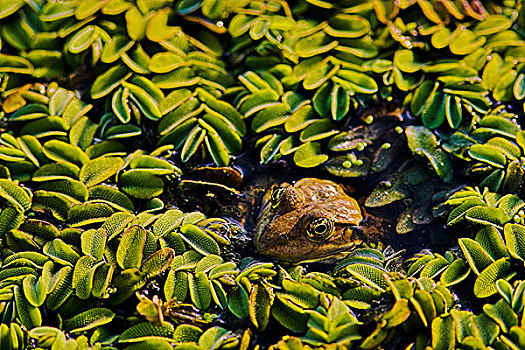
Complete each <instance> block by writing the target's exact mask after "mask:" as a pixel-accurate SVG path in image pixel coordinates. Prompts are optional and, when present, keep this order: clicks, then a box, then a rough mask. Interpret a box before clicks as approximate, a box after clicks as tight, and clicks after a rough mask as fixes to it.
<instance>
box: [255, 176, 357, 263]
mask: <svg viewBox="0 0 525 350" xmlns="http://www.w3.org/2000/svg"><path fill="white" fill-rule="evenodd" d="M362 220H363V214H362V210H361V208H360V206H359V204H358V202H357V201H356V200H355V199H354V198H352V197H350V196H349V195H348V194H347V193H346V192H345V190H344V189H343V187H342V186H341V185H339V184H337V183H335V182H333V181H330V180H325V179H318V178H303V179H301V180H299V181H297V182H295V183H294V184H288V183H283V184H281V185H280V186H274V187H273V188H272V189H270V190H269V191H267V193H266V195H265V197H264V199H263V202H262V205H261V210H260V212H259V216H258V218H257V224H256V227H255V247H256V249H257V251H258V252H259V253H260V254H261V255H264V256H267V257H270V258H273V259H276V260H278V261H279V262H282V263H287V264H298V263H306V262H317V261H331V260H338V259H341V258H343V257H344V256H346V255H348V254H349V253H350V252H351V250H352V248H355V247H356V246H358V245H360V244H361V243H362V240H361V239H360V238H359V237H358V236H359V235H358V234H357V232H356V231H357V230H356V229H357V227H358V226H359V224H360V223H361V221H362Z"/></svg>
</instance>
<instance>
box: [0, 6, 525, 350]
mask: <svg viewBox="0 0 525 350" xmlns="http://www.w3.org/2000/svg"><path fill="white" fill-rule="evenodd" d="M524 26H525V7H524V6H523V4H522V3H521V2H520V1H512V0H510V1H504V2H501V1H484V2H479V1H474V2H472V1H471V2H469V1H448V0H447V1H433V0H432V1H427V0H417V1H416V0H408V1H394V0H388V1H369V0H355V1H324V0H305V1H297V2H287V1H282V0H264V1H244V0H243V1H220V0H204V1H201V0H177V1H171V0H159V1H146V0H133V1H122V0H107V1H75V0H72V1H44V0H42V1H22V0H0V103H1V104H2V108H1V112H0V129H1V130H0V261H1V265H0V348H2V349H4V348H6V349H25V348H30V347H38V348H43V349H47V348H49V349H58V348H60V349H61V348H94V349H101V348H108V349H109V348H125V349H145V348H158V349H172V348H176V349H188V348H189V349H233V348H242V349H247V348H250V346H252V345H254V346H256V347H261V346H262V347H264V346H270V344H266V343H264V341H263V340H262V337H261V336H260V334H261V332H265V330H266V329H268V328H271V329H272V332H273V330H276V332H279V334H276V336H277V337H276V339H280V338H281V337H282V336H284V337H282V340H281V341H279V342H278V343H277V344H275V345H273V346H271V348H274V349H288V348H297V349H299V348H304V349H309V348H317V347H326V348H331V347H333V348H335V347H359V348H362V349H374V348H379V347H381V348H383V347H385V346H388V345H386V343H388V342H389V341H391V340H392V338H393V337H395V336H399V337H402V338H398V340H396V341H397V342H398V343H397V344H398V345H399V346H404V347H406V348H410V347H412V348H418V349H419V348H429V349H430V348H432V349H453V348H468V349H474V348H475V349H484V348H489V347H490V348H495V349H520V348H523V347H525V343H524V342H523V338H524V334H525V333H524V329H525V328H524V325H523V324H522V317H521V316H522V314H523V303H522V300H523V290H524V286H525V285H524V283H523V281H522V279H523V268H522V264H523V260H524V259H525V256H524V254H523V251H524V248H523V247H522V246H521V245H522V244H523V243H522V241H523V240H522V239H521V238H522V237H521V236H522V235H523V232H522V231H523V223H524V214H523V206H524V205H525V204H524V202H523V199H522V198H521V197H522V194H523V189H522V187H523V173H524V171H523V169H524V168H525V166H524V164H523V159H524V158H523V149H524V148H525V146H524V144H525V141H524V140H523V131H521V129H522V127H521V118H522V112H521V107H522V106H521V105H522V104H523V99H524V98H525V69H524V67H525V66H524V63H525V58H524V57H525V51H524V48H525V45H524V43H525V41H524V38H523V28H524ZM386 105H388V107H387V108H384V109H383V110H381V108H379V109H378V108H377V106H386ZM505 105H509V106H508V107H507V106H505ZM390 106H393V107H390ZM516 106H519V108H516ZM370 107H374V108H372V109H369V108H370ZM507 111H511V112H512V113H511V112H507ZM252 148H256V149H257V150H258V151H257V152H258V154H259V156H258V157H259V161H260V163H261V164H263V165H267V164H270V163H272V162H277V161H282V160H285V161H290V162H291V163H293V164H294V165H295V166H298V167H303V168H310V167H317V166H323V169H325V170H327V171H328V172H330V173H331V174H333V175H334V176H338V177H364V176H367V175H369V174H373V176H377V177H378V178H379V177H380V179H379V180H378V184H377V186H376V187H375V189H374V190H372V192H371V193H370V194H369V195H368V197H367V198H366V200H365V203H364V204H365V206H366V207H368V208H375V207H382V206H385V205H388V204H391V203H394V202H398V201H401V200H404V203H405V204H406V207H405V208H404V210H403V211H402V213H401V214H400V215H399V217H398V220H397V225H396V230H397V232H399V233H408V232H411V231H414V230H415V228H417V226H418V225H421V224H427V223H429V222H430V221H431V220H432V215H431V214H432V210H431V209H432V206H433V205H434V204H437V202H439V201H440V196H439V195H438V196H434V194H436V193H437V192H438V191H442V190H445V192H447V191H448V192H447V193H452V194H451V195H450V196H448V198H447V199H446V200H444V203H443V204H442V205H441V206H440V207H439V208H437V210H436V211H435V213H441V214H443V215H445V216H446V219H447V220H446V221H447V227H448V230H449V231H450V232H451V233H454V234H458V235H460V237H459V241H458V242H459V243H458V244H459V248H457V249H455V250H452V251H447V252H430V251H423V252H421V253H419V254H415V255H414V256H413V257H409V258H408V259H407V260H406V261H405V264H404V265H402V264H401V263H399V260H400V259H401V258H400V257H399V255H398V254H391V253H390V252H388V251H387V250H383V251H380V250H377V249H372V248H359V249H356V250H355V251H353V252H352V253H351V254H350V255H349V256H348V257H347V258H346V259H344V260H342V261H339V262H338V263H337V264H336V265H335V266H331V267H328V268H326V269H324V270H323V271H324V272H319V271H316V270H317V268H316V267H315V266H308V267H304V266H295V267H289V266H284V265H281V264H279V263H275V262H270V261H267V260H264V259H263V258H260V257H250V256H247V255H249V253H246V251H249V250H247V249H245V248H246V247H245V246H244V245H243V244H244V243H240V242H241V241H243V240H244V233H243V231H242V230H241V229H240V228H239V227H238V226H237V225H236V224H234V223H233V222H232V221H230V220H229V219H228V218H215V217H207V216H206V215H205V214H204V213H203V212H201V211H197V208H199V209H203V210H204V209H206V206H201V205H200V204H201V202H200V201H192V200H191V196H194V197H195V193H194V192H193V191H194V189H195V188H197V186H208V187H207V189H205V190H204V192H205V195H203V196H202V197H203V198H204V199H209V198H212V197H214V198H215V199H217V198H219V199H221V200H223V201H224V198H226V197H227V198H228V199H230V198H234V197H237V196H240V195H241V193H242V191H243V186H242V175H241V174H240V173H239V174H237V175H235V176H234V175H233V174H234V171H228V170H218V169H217V168H210V167H200V168H197V169H191V170H192V171H186V170H189V169H190V168H193V167H194V166H202V165H209V164H212V163H213V164H214V165H218V166H227V165H229V164H231V163H232V162H235V161H236V157H237V156H238V155H241V154H243V153H244V152H251V151H252ZM400 154H401V155H409V154H412V155H413V157H412V159H411V160H410V161H408V162H404V160H399V161H397V162H396V157H397V156H398V155H400ZM182 163H184V164H182ZM181 164H182V165H181ZM458 164H459V165H458ZM179 165H180V166H181V168H182V169H184V170H185V174H184V177H183V178H182V181H181V182H180V183H179V182H178V180H179V177H180V176H181V174H182V171H181V170H180V169H179ZM393 168H396V169H397V170H396V171H393V170H392V169H393ZM462 168H465V169H466V171H465V172H463V171H462ZM209 169H214V170H209ZM221 171H222V173H221ZM462 176H463V177H462ZM229 177H233V178H235V179H236V180H235V181H233V180H232V181H229V179H228V178H229ZM239 179H241V180H239ZM381 180H382V181H381ZM458 181H459V182H460V183H465V182H466V183H467V186H478V187H465V188H463V189H462V190H459V191H458V190H456V191H452V189H451V187H454V186H456V185H457V184H459V183H458ZM239 183H241V184H239ZM179 188H180V189H181V190H182V191H183V192H184V196H186V197H189V199H186V200H185V201H182V200H180V198H178V194H179ZM225 193H227V195H226V194H225ZM223 197H224V198H223ZM219 202H220V201H219ZM178 204H184V207H182V206H181V207H180V208H179V207H178V206H177V205H178ZM188 207H190V208H191V209H189V210H187V208H188ZM371 210H373V209H371ZM239 247H241V248H239ZM232 250H240V252H238V251H235V252H232ZM403 268H404V269H403ZM458 285H461V286H472V288H467V289H466V290H465V291H463V292H464V293H470V292H471V290H470V289H472V293H473V295H474V297H477V298H485V297H489V296H492V297H493V299H491V300H490V302H491V303H490V304H486V305H484V306H483V311H481V309H480V312H479V313H478V314H474V313H473V312H471V311H466V310H464V309H462V308H463V305H462V303H459V304H456V298H455V296H454V294H453V291H454V288H456V287H457V286H458ZM496 298H499V299H496ZM235 319H242V320H243V321H240V322H236V321H232V320H235ZM231 322H233V323H231ZM370 330H372V331H370ZM290 332H295V336H293V337H290V336H285V334H291V333H290Z"/></svg>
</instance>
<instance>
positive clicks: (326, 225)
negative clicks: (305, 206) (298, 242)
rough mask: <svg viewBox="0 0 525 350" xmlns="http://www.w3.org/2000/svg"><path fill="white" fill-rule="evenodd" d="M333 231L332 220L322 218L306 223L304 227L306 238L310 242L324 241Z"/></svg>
mask: <svg viewBox="0 0 525 350" xmlns="http://www.w3.org/2000/svg"><path fill="white" fill-rule="evenodd" d="M333 231H334V224H333V222H332V220H330V219H328V218H325V217H322V218H317V219H314V220H312V221H310V222H309V223H308V226H307V227H306V237H308V239H309V240H311V241H312V242H323V241H326V240H327V239H328V238H329V237H330V236H331V235H332V232H333Z"/></svg>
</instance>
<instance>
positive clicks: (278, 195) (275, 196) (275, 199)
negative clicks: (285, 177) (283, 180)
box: [270, 187, 286, 208]
mask: <svg viewBox="0 0 525 350" xmlns="http://www.w3.org/2000/svg"><path fill="white" fill-rule="evenodd" d="M285 190H286V187H277V188H275V189H274V190H273V192H272V196H271V197H270V200H271V201H272V208H275V207H277V205H279V203H280V202H281V199H282V198H283V195H284V191H285Z"/></svg>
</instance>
